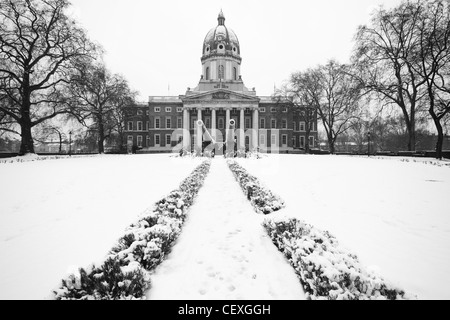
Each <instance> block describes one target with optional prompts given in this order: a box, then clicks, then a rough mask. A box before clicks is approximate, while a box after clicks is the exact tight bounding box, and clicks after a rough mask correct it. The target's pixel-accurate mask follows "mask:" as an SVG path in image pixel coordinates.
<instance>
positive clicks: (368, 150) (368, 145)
mask: <svg viewBox="0 0 450 320" xmlns="http://www.w3.org/2000/svg"><path fill="white" fill-rule="evenodd" d="M370 135H371V134H370V132H369V133H368V134H367V142H368V144H367V156H368V157H370Z"/></svg>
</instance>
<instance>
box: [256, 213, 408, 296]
mask: <svg viewBox="0 0 450 320" xmlns="http://www.w3.org/2000/svg"><path fill="white" fill-rule="evenodd" d="M263 226H264V227H265V228H266V230H267V232H268V234H269V236H270V237H271V239H272V241H273V243H274V244H275V245H276V246H277V247H278V249H279V250H280V251H281V252H282V253H283V254H284V255H285V256H286V258H287V259H288V260H289V262H290V263H291V265H292V266H293V267H294V269H295V272H296V273H297V275H298V276H299V278H300V281H301V283H302V285H303V287H304V289H305V291H306V293H307V296H308V298H309V299H314V300H316V299H328V300H376V299H383V300H397V299H410V298H413V297H410V296H407V295H406V294H405V292H404V291H403V290H401V289H399V288H396V287H395V286H393V285H392V284H389V283H387V282H386V281H385V280H384V279H382V278H381V277H380V276H378V275H376V274H375V273H373V272H369V271H367V270H365V269H364V268H363V266H362V265H361V263H360V262H359V260H358V257H357V256H356V255H354V254H352V253H350V252H348V251H346V250H344V249H343V248H341V247H339V243H338V241H337V240H336V238H335V237H334V236H332V235H331V234H330V233H329V232H327V231H321V230H319V229H316V228H315V227H314V226H312V225H309V224H307V223H305V222H303V221H301V220H298V219H296V218H283V219H278V220H275V219H265V221H264V222H263Z"/></svg>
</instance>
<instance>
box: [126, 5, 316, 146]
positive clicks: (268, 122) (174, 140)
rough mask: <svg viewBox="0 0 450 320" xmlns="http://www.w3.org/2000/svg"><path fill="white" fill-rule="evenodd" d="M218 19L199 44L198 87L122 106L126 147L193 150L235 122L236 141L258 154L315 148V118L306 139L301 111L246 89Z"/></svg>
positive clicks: (237, 51)
mask: <svg viewBox="0 0 450 320" xmlns="http://www.w3.org/2000/svg"><path fill="white" fill-rule="evenodd" d="M217 20H218V25H217V26H216V27H214V28H212V29H211V30H210V31H209V32H208V33H207V35H206V37H205V40H204V42H203V48H202V57H201V63H202V75H201V78H200V82H199V84H198V86H197V87H196V88H192V89H191V88H188V90H187V92H186V93H185V94H184V95H180V96H150V97H149V101H148V104H147V103H142V104H137V105H134V106H130V107H127V108H126V110H125V114H126V117H125V134H126V136H127V141H128V145H134V146H137V147H139V149H141V150H142V151H144V152H146V151H147V152H164V151H171V150H173V149H174V147H175V146H178V147H179V148H181V147H182V148H184V149H185V150H189V151H193V150H194V148H195V146H199V145H202V144H203V145H204V142H205V140H214V141H217V142H224V141H225V139H226V137H227V132H228V131H227V130H229V129H230V123H234V127H235V129H236V131H235V134H236V137H235V139H236V140H237V141H238V144H239V146H244V145H245V147H246V149H247V150H249V149H254V148H253V147H254V146H258V149H259V150H260V151H262V152H271V151H274V150H275V149H276V150H277V151H280V152H286V151H292V150H294V149H303V148H304V147H305V145H306V143H308V144H309V146H310V147H311V148H315V147H316V145H317V143H318V141H317V116H316V115H315V116H314V120H313V121H312V123H311V128H312V131H311V133H310V134H309V137H306V130H305V128H306V122H305V117H304V112H305V111H304V110H301V109H300V110H299V109H295V108H292V107H291V105H290V104H289V102H288V101H279V100H277V99H275V98H274V97H272V96H257V95H256V91H255V89H254V88H252V89H248V88H247V87H246V86H245V85H244V82H243V80H242V76H241V62H242V58H241V48H240V44H239V40H238V37H237V36H236V34H235V33H234V32H233V31H232V30H231V29H230V28H228V27H226V26H225V16H224V15H223V13H222V11H221V12H220V13H219V16H218V19H217ZM199 120H201V122H199ZM231 120H234V121H231ZM199 123H203V125H199ZM252 146H253V147H252Z"/></svg>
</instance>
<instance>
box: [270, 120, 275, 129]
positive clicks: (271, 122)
mask: <svg viewBox="0 0 450 320" xmlns="http://www.w3.org/2000/svg"><path fill="white" fill-rule="evenodd" d="M270 124H271V128H272V129H276V128H277V120H276V119H272V120H271V121H270Z"/></svg>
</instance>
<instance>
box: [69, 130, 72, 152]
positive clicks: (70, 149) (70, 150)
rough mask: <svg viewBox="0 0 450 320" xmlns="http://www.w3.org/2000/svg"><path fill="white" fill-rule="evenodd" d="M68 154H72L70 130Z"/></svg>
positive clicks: (70, 132) (70, 133)
mask: <svg viewBox="0 0 450 320" xmlns="http://www.w3.org/2000/svg"><path fill="white" fill-rule="evenodd" d="M69 156H72V130H71V131H69Z"/></svg>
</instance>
